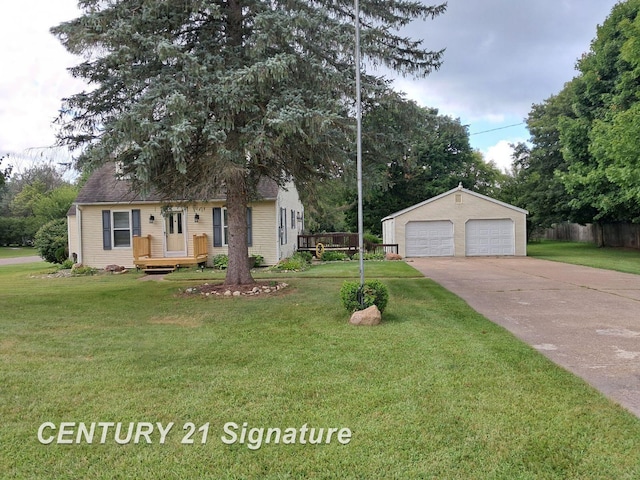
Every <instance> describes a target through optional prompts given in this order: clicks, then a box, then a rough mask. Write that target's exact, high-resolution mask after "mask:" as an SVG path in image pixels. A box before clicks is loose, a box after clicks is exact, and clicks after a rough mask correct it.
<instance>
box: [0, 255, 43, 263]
mask: <svg viewBox="0 0 640 480" xmlns="http://www.w3.org/2000/svg"><path fill="white" fill-rule="evenodd" d="M42 261H43V260H42V258H41V257H14V258H0V265H17V264H20V263H36V262H42Z"/></svg>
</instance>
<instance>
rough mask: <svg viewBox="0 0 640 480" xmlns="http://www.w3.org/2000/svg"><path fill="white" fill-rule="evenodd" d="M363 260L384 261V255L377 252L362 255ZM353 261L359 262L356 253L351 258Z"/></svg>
mask: <svg viewBox="0 0 640 480" xmlns="http://www.w3.org/2000/svg"><path fill="white" fill-rule="evenodd" d="M362 258H363V259H364V260H384V259H385V254H384V252H379V253H366V252H365V254H364V255H363V257H362ZM353 259H354V260H360V254H359V253H356V254H355V255H354V256H353Z"/></svg>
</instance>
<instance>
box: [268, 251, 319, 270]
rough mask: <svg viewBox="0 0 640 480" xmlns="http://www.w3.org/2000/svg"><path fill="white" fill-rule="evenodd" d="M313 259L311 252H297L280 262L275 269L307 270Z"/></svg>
mask: <svg viewBox="0 0 640 480" xmlns="http://www.w3.org/2000/svg"><path fill="white" fill-rule="evenodd" d="M305 254H308V255H305ZM312 258H313V255H311V254H310V253H309V252H296V253H294V254H293V255H292V256H291V257H289V258H285V259H283V260H280V262H278V264H277V265H275V266H274V267H273V268H274V269H276V270H295V271H302V270H306V269H307V268H308V267H309V265H310V264H311V259H312Z"/></svg>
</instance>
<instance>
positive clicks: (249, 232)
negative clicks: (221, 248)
mask: <svg viewBox="0 0 640 480" xmlns="http://www.w3.org/2000/svg"><path fill="white" fill-rule="evenodd" d="M252 224H253V220H252V218H251V207H247V245H249V246H250V247H251V246H252V245H251V244H252V243H253V232H252V228H251V225H252Z"/></svg>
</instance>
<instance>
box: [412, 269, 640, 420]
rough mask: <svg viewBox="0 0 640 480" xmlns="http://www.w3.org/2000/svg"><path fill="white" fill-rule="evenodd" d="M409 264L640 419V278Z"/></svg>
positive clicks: (604, 272) (568, 271) (603, 272)
mask: <svg viewBox="0 0 640 480" xmlns="http://www.w3.org/2000/svg"><path fill="white" fill-rule="evenodd" d="M407 261H408V262H409V265H412V266H413V267H415V268H416V269H417V270H419V271H420V272H421V273H423V274H424V275H425V276H426V277H428V278H431V279H433V280H434V281H436V282H437V283H439V284H440V285H442V286H443V287H445V288H446V289H448V290H450V291H451V292H453V293H455V294H456V295H458V296H460V297H461V298H463V299H464V300H466V301H467V303H468V304H469V305H470V306H471V307H472V308H474V309H475V310H476V311H478V312H480V313H481V314H483V315H484V316H485V317H487V318H488V319H490V320H492V321H493V322H495V323H497V324H498V325H501V326H503V327H504V328H506V329H507V330H509V331H510V332H512V333H513V334H514V335H515V336H517V337H518V338H520V339H522V340H523V341H525V342H527V343H529V344H530V345H532V346H533V347H534V348H536V349H537V350H539V351H540V352H541V353H543V354H544V355H546V356H547V357H549V358H550V359H551V360H553V361H554V362H555V363H557V364H558V365H561V366H562V367H564V368H566V369H567V370H569V371H571V372H573V373H575V374H576V375H578V376H580V377H582V378H583V379H584V380H586V381H587V382H589V383H590V384H591V385H593V386H594V387H595V388H597V389H598V390H600V391H601V392H602V393H604V394H605V395H606V396H607V397H609V398H611V399H612V400H613V401H615V402H617V403H619V404H620V405H622V406H624V407H625V408H627V409H628V410H630V411H631V412H633V413H634V414H635V415H637V416H640V275H631V274H626V273H618V272H613V271H608V270H600V269H595V268H589V267H580V266H576V265H569V264H566V263H559V262H550V261H546V260H539V259H534V258H529V257H520V258H514V257H505V258H496V257H492V258H452V257H446V258H433V257H431V258H414V259H408V260H407Z"/></svg>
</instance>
